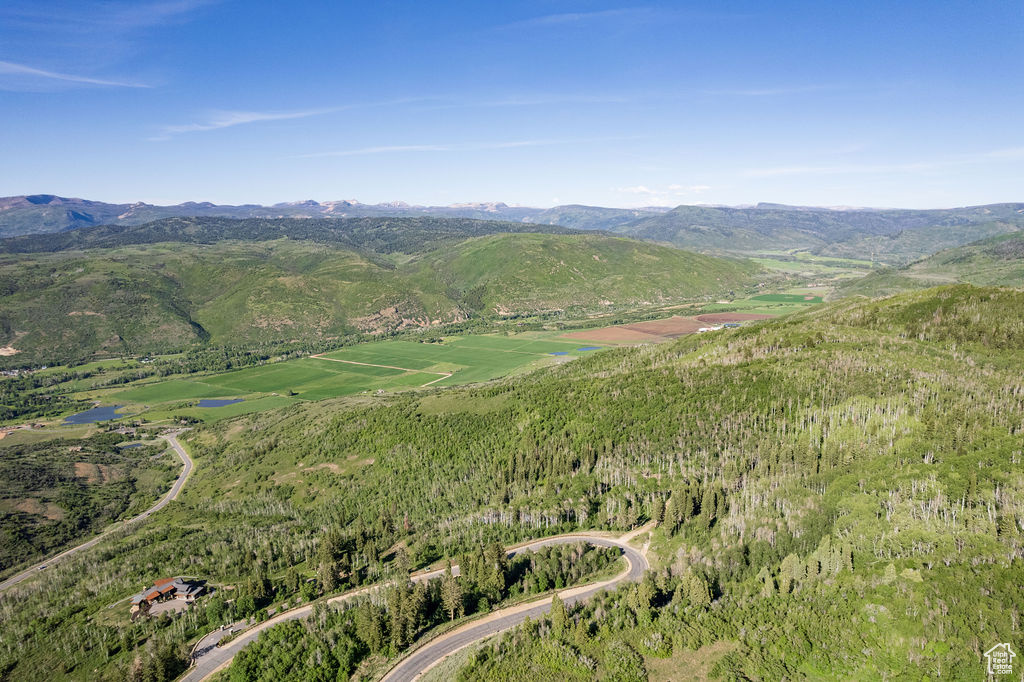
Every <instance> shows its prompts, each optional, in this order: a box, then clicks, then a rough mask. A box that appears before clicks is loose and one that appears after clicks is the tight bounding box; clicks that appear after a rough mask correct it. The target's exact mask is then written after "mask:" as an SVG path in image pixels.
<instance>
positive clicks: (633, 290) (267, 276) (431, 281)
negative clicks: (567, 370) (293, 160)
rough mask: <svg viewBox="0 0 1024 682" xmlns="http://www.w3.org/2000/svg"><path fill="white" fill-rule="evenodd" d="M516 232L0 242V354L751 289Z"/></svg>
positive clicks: (661, 258) (361, 328)
mask: <svg viewBox="0 0 1024 682" xmlns="http://www.w3.org/2000/svg"><path fill="white" fill-rule="evenodd" d="M527 229H530V230H536V229H539V228H536V227H529V228H528V227H527V226H523V225H510V224H507V223H489V222H480V221H471V220H444V219H437V218H409V219H397V218H389V219H352V220H345V221H331V220H322V221H314V220H283V221H273V220H244V221H231V220H225V219H177V218H175V219H168V220H164V221H160V222H157V223H151V224H147V225H143V226H139V227H133V228H121V227H99V228H89V229H84V230H77V231H74V232H68V233H64V234H62V235H57V236H47V237H20V238H16V239H10V240H5V241H3V242H0V251H3V250H5V249H6V251H7V253H6V254H4V253H0V296H2V303H3V305H2V307H0V346H6V345H10V346H13V347H14V349H16V350H17V351H19V354H18V355H16V356H10V358H9V360H8V362H18V363H23V364H24V363H33V362H35V363H39V362H49V363H53V362H55V361H74V360H82V359H87V358H89V357H91V356H93V355H94V354H97V353H99V354H108V355H109V354H113V355H116V354H120V353H132V354H145V353H160V352H166V351H169V350H176V349H181V348H188V347H192V346H196V345H200V344H205V343H213V344H244V343H253V342H257V341H259V342H267V341H279V342H282V341H292V340H296V339H302V340H304V341H307V342H315V341H318V340H323V339H330V338H337V337H339V336H342V335H344V334H350V333H356V332H370V333H376V332H386V331H392V330H396V329H402V328H407V327H427V326H431V325H436V324H441V323H445V322H452V321H460V320H465V319H467V318H470V317H478V316H481V315H499V314H507V313H535V312H538V311H551V310H555V309H559V310H565V309H578V310H583V311H586V310H593V309H606V308H607V306H608V305H611V304H616V305H620V306H621V305H635V306H642V305H644V304H645V303H646V304H651V303H652V302H658V303H663V302H665V301H684V300H692V299H695V298H699V297H720V296H722V295H725V294H727V293H728V292H729V291H733V290H745V289H747V288H749V287H751V286H752V285H754V284H756V283H757V282H758V281H759V273H760V269H759V268H758V267H757V266H754V265H752V264H750V263H749V262H743V261H737V260H730V259H722V258H715V257H710V256H702V255H697V254H693V253H688V252H685V251H680V250H678V249H673V248H669V247H663V246H658V245H656V244H650V243H643V242H638V241H633V240H627V239H622V238H619V237H610V236H606V235H598V234H592V233H582V234H580V233H577V234H570V233H567V232H568V231H566V230H563V229H562V228H552V230H553V232H554V234H544V235H539V234H536V233H529V232H525V231H524V230H527ZM487 235H491V236H487ZM25 249H38V251H35V252H31V253H28V252H26V251H25Z"/></svg>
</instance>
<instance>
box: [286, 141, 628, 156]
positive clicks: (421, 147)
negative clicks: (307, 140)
mask: <svg viewBox="0 0 1024 682" xmlns="http://www.w3.org/2000/svg"><path fill="white" fill-rule="evenodd" d="M634 139H637V138H636V137H598V138H589V139H564V140H512V141H507V142H469V143H458V144H409V145H385V146H380V147H362V148H359V149H342V150H339V151H330V152H314V153H312V154H299V155H297V156H295V157H293V158H297V159H316V158H326V157H332V156H369V155H372V154H394V153H402V152H472V151H484V150H488V149H515V148H519V147H547V146H551V145H562V144H586V143H592V142H612V141H619V140H634Z"/></svg>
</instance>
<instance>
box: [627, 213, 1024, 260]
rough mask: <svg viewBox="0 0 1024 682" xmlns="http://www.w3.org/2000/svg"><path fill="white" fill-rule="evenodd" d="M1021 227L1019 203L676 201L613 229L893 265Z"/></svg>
mask: <svg viewBox="0 0 1024 682" xmlns="http://www.w3.org/2000/svg"><path fill="white" fill-rule="evenodd" d="M1022 228H1024V205H1022V204H993V205H990V206H973V207H967V208H956V209H937V210H924V211H912V210H902V209H851V210H832V209H826V208H803V207H798V206H782V205H778V204H759V205H758V206H756V207H753V208H732V207H725V206H722V207H718V206H679V207H677V208H675V209H673V210H671V211H669V212H668V213H665V214H663V215H658V216H653V217H649V218H644V219H640V220H636V221H632V222H629V223H627V224H623V225H621V226H618V227H615V228H613V229H614V231H615V232H619V233H621V234H624V235H628V236H630V237H635V238H639V239H652V240H655V241H661V242H667V243H670V244H674V245H675V246H679V247H681V248H692V249H698V250H709V251H726V252H742V253H751V252H770V251H781V250H788V249H804V250H810V251H812V252H813V253H816V254H818V255H823V256H836V257H842V258H859V259H868V258H870V259H871V260H874V261H878V262H881V263H890V264H894V265H899V264H902V263H907V262H909V261H912V260H915V259H917V258H920V257H922V256H926V255H928V254H931V253H935V252H936V251H938V250H940V249H943V248H949V247H953V246H959V245H961V244H967V243H969V242H973V241H977V240H978V239H982V238H985V237H990V236H993V235H998V234H1004V233H1007V232H1014V231H1017V230H1020V229H1022Z"/></svg>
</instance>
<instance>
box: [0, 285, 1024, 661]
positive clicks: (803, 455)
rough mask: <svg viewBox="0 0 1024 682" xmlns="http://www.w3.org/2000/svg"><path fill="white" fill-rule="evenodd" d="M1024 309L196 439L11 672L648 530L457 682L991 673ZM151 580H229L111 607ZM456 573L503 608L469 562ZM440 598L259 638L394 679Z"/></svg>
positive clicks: (58, 592) (884, 325)
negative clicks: (441, 571)
mask: <svg viewBox="0 0 1024 682" xmlns="http://www.w3.org/2000/svg"><path fill="white" fill-rule="evenodd" d="M1022 324H1024V292H1020V291H1016V290H1008V289H998V288H978V287H972V286H968V285H960V286H955V287H946V288H941V289H935V290H928V291H922V292H913V293H909V294H904V295H900V296H897V297H893V298H890V299H886V300H884V301H864V300H860V299H851V300H846V301H840V302H836V303H832V304H827V305H825V306H821V307H817V308H815V309H812V310H809V311H806V312H803V313H800V314H797V315H793V316H790V317H787V318H782V319H779V320H773V321H767V322H764V323H760V324H757V325H752V326H750V327H745V328H741V329H738V330H735V331H726V330H723V331H721V332H715V333H711V334H700V335H693V336H689V337H685V338H682V339H679V340H677V341H675V342H672V343H668V344H664V345H660V346H653V347H642V348H627V349H620V350H614V351H608V352H604V353H601V354H598V355H593V356H590V357H583V358H580V359H578V360H574V361H572V362H569V363H566V364H564V365H561V366H559V367H557V368H554V369H552V370H550V371H546V372H538V373H533V374H530V375H526V376H521V377H517V378H512V379H509V380H506V381H504V382H499V383H494V384H489V385H486V386H477V387H464V388H453V389H436V390H435V389H425V390H423V391H420V392H413V393H404V394H400V395H395V396H386V397H376V396H366V397H361V398H347V399H342V400H335V401H325V402H317V403H311V404H306V405H297V406H293V407H290V408H287V409H284V410H278V411H272V412H265V413H262V414H259V415H250V416H246V417H242V418H238V419H235V420H224V421H222V422H220V423H218V424H217V425H215V426H204V427H198V428H197V429H195V430H193V431H191V432H189V434H188V435H187V436H186V438H187V441H188V446H189V448H190V451H191V453H192V457H193V459H194V460H195V462H196V469H195V471H194V473H193V474H192V477H191V479H190V482H189V484H188V486H187V487H186V488H185V490H184V491H183V493H182V495H181V497H180V499H179V500H178V501H177V502H176V503H175V504H173V505H171V506H169V507H167V508H166V509H164V510H162V511H161V512H160V513H158V514H156V515H154V516H153V517H152V518H151V520H150V521H149V522H148V523H146V524H144V525H142V526H140V527H139V529H138V530H137V531H136V532H135V533H134V534H132V535H126V536H119V537H113V538H111V539H109V540H107V541H105V542H103V543H101V544H100V545H98V546H97V547H94V548H92V549H90V550H88V551H86V552H82V553H81V554H80V555H78V556H77V557H75V558H72V559H70V560H69V561H68V562H67V563H66V564H63V565H61V566H55V567H54V569H53V570H48V571H46V572H44V573H42V574H40V575H39V576H37V578H36V581H35V582H34V583H33V582H27V583H25V584H23V585H22V586H19V588H18V590H17V592H15V593H12V599H11V600H10V601H5V604H6V606H5V608H4V609H3V610H2V611H0V629H2V631H3V632H4V633H5V634H7V635H9V639H8V640H7V641H9V642H11V644H10V645H9V646H6V647H0V670H2V671H4V674H5V675H6V676H8V677H10V678H11V679H19V680H20V679H25V680H36V679H39V680H42V679H50V678H52V677H53V676H54V674H55V673H54V671H58V673H59V675H61V676H65V677H68V678H71V679H82V680H85V679H89V680H120V679H125V678H126V677H127V676H128V674H129V670H131V669H136V670H138V669H144V670H147V671H153V670H156V671H157V672H156V673H153V674H152V677H153V678H159V677H160V676H163V677H164V678H165V679H169V678H173V677H174V676H175V675H176V674H177V673H178V672H180V670H181V668H182V667H183V666H184V665H185V656H186V652H187V650H188V647H187V643H190V642H192V641H195V639H196V638H197V637H198V636H199V635H201V634H202V633H205V632H208V631H212V630H215V629H216V628H217V627H219V626H220V625H221V624H223V623H229V622H233V621H234V620H236V619H238V618H240V617H243V616H247V615H250V614H252V613H254V612H257V610H259V609H263V608H266V607H273V608H275V609H276V608H280V606H281V604H282V603H285V602H287V603H288V604H289V605H294V604H295V602H296V599H297V598H298V596H299V595H301V596H302V599H303V602H302V603H306V602H308V601H309V600H310V599H312V598H315V597H317V596H318V595H331V594H335V593H337V592H338V591H340V590H342V589H346V588H349V587H353V586H358V585H363V584H365V583H366V582H377V581H383V580H385V579H387V578H389V577H391V576H393V575H394V573H392V571H398V572H400V573H401V572H405V571H408V570H409V569H415V568H418V567H422V566H426V565H430V564H433V563H435V562H437V564H438V565H443V561H444V560H445V559H446V558H452V559H453V560H459V563H460V564H461V565H470V564H465V563H464V562H463V561H462V560H460V559H459V558H460V556H465V555H467V554H469V553H473V552H480V550H481V548H493V547H494V543H501V544H512V543H513V542H516V541H519V540H522V539H525V538H531V537H542V536H547V535H552V534H555V533H560V532H572V531H576V530H579V529H603V530H610V531H614V532H616V533H620V532H624V531H626V530H629V529H631V528H635V527H637V526H638V525H640V524H644V523H647V522H648V521H652V520H653V521H655V522H656V523H657V526H656V528H655V529H654V530H653V531H652V532H651V534H650V536H649V537H648V538H646V539H645V538H639V539H638V542H637V545H638V546H639V545H640V544H642V543H648V542H649V552H648V560H649V561H650V563H651V566H652V571H651V572H650V574H648V576H647V577H646V578H645V579H644V580H643V581H642V582H641V583H639V584H638V585H635V586H632V585H630V586H624V587H622V588H621V589H619V590H617V591H615V592H614V593H608V594H605V595H601V596H598V597H596V598H595V601H594V602H593V603H591V604H590V605H587V606H580V607H572V608H570V610H569V613H568V617H567V619H565V622H564V623H559V624H557V625H556V626H554V627H553V626H552V623H551V622H549V621H548V620H546V619H541V620H540V622H537V621H534V623H533V624H531V625H527V626H524V627H522V628H520V629H518V630H516V631H515V632H512V633H510V634H509V635H507V636H506V637H504V638H502V639H501V643H500V644H499V645H498V646H489V645H488V646H486V647H485V649H484V650H483V651H482V652H481V653H479V654H473V655H471V656H470V657H469V658H468V659H467V660H466V661H465V666H466V667H465V668H464V670H463V672H462V673H461V674H460V676H458V677H457V678H456V679H462V680H477V679H524V678H526V677H527V675H528V674H532V675H533V676H534V677H535V678H536V679H556V678H557V679H573V680H576V679H579V680H590V679H640V680H642V679H647V674H648V672H651V671H653V670H654V669H655V668H660V669H662V670H675V671H678V670H679V669H682V668H681V666H683V665H687V661H690V662H692V661H695V660H696V661H702V662H703V661H704V660H705V659H704V656H707V655H709V653H711V652H717V653H716V655H715V658H714V665H713V668H714V674H715V675H716V676H717V677H720V678H724V679H750V680H768V679H772V680H774V679H807V678H814V679H819V678H821V679H904V678H906V679H919V678H921V677H923V676H925V675H927V676H928V677H929V678H932V679H938V678H940V677H941V678H948V679H974V678H980V676H982V672H981V671H982V670H983V667H982V666H983V660H984V659H982V658H981V652H983V651H984V650H985V649H986V647H988V646H991V645H992V643H997V642H1002V641H1013V639H1014V637H1016V636H1017V635H1016V634H1015V633H1018V632H1019V627H1018V624H1017V615H1016V614H1018V613H1020V612H1021V610H1022V609H1024V593H1022V592H1021V590H1020V589H1019V585H1020V574H1021V565H1020V564H1021V560H1022V559H1021V557H1022V552H1024V544H1022V538H1024V495H1022V491H1024V476H1022V474H1021V471H1020V466H1019V462H1020V457H1021V442H1020V433H1021V424H1022V423H1024V421H1022V420H1024V393H1022V391H1021V381H1020V363H1021V353H1022V350H1021V348H1022V346H1021V339H1022V337H1021V333H1022V332H1021V329H1022V327H1021V325H1022ZM183 548H185V549H183ZM396 548H398V549H397V550H396ZM488 551H491V550H488ZM492 559H493V560H492V561H490V562H489V565H492V566H495V565H499V564H500V562H498V564H496V561H497V559H495V557H493V556H492ZM470 563H472V562H470ZM472 565H476V564H472ZM154 573H156V574H159V575H175V574H179V573H181V574H190V575H197V576H201V577H203V578H204V579H206V580H209V581H210V582H211V584H215V585H220V584H230V585H233V586H236V590H237V591H236V592H233V593H232V600H231V601H232V603H231V604H225V603H224V601H223V599H219V598H218V596H216V595H215V596H214V597H212V598H210V599H208V600H204V601H203V602H201V608H198V609H193V610H192V611H190V612H189V613H188V614H187V615H186V616H185V617H180V618H177V619H174V620H170V619H154V620H152V621H148V622H142V623H134V624H133V623H130V622H129V621H128V618H127V607H126V606H122V607H118V606H116V604H117V603H118V602H119V600H123V599H124V598H125V597H127V596H129V595H131V594H132V593H133V592H136V591H137V590H138V589H139V586H141V585H144V584H146V583H147V582H148V581H151V580H152V579H153V575H154ZM98 575H101V576H103V579H102V580H97V579H96V576H98ZM498 577H499V578H504V577H505V576H504V574H502V575H499V576H498ZM499 582H500V585H506V584H511V583H505V582H503V581H502V580H499ZM462 585H463V587H464V589H465V592H464V597H465V601H464V603H465V604H466V605H469V606H471V607H473V608H483V609H486V608H488V606H489V605H490V604H493V603H495V600H494V598H493V597H492V598H490V600H489V601H486V600H484V599H483V598H482V597H484V596H486V592H485V589H486V584H485V583H484V582H483V580H482V579H481V578H479V576H478V577H477V578H474V577H473V576H472V575H470V576H468V581H467V582H463V583H462ZM433 594H434V592H432V591H428V595H427V597H426V598H423V599H420V600H419V601H408V600H406V599H405V597H404V596H403V595H401V594H398V593H397V592H395V591H391V592H388V593H387V595H388V596H387V598H386V599H381V600H375V601H374V604H375V607H374V608H376V609H378V610H373V609H372V608H370V607H359V608H358V609H353V610H349V611H346V612H337V613H336V612H333V611H330V610H325V611H323V612H320V613H322V614H323V615H322V617H316V618H311V619H309V620H307V621H304V622H302V623H299V624H292V625H288V626H281V627H275V628H274V630H272V631H268V632H267V633H265V635H264V641H265V642H287V646H284V645H281V646H278V647H276V648H275V650H274V654H273V655H274V656H275V659H274V660H275V666H276V668H275V669H276V670H281V671H283V672H281V673H280V675H281V676H282V679H286V680H289V679H296V680H298V679H305V677H306V676H307V675H308V673H309V669H308V666H307V662H308V661H318V662H319V663H318V665H321V666H322V667H320V668H319V669H318V674H321V675H322V677H324V678H325V679H336V678H337V677H338V676H339V675H338V671H342V672H343V673H344V674H348V673H350V672H351V671H352V670H354V669H355V668H356V667H357V666H362V665H364V663H366V665H368V666H375V667H373V668H372V669H374V670H383V669H386V668H387V664H388V662H389V661H390V660H393V657H394V656H395V655H396V652H400V651H402V650H404V648H405V647H408V646H409V645H410V644H412V645H415V642H416V641H417V640H422V638H423V637H425V636H428V635H429V633H430V630H429V627H431V626H430V624H432V623H437V622H439V621H440V622H445V621H447V620H448V616H447V614H440V613H439V611H438V609H439V607H438V606H437V603H438V600H437V599H435V598H434V597H432V596H430V595H433ZM495 596H498V597H500V596H501V595H500V594H498V592H497V591H496V592H495ZM69 604H70V605H71V606H69ZM481 604H482V606H481ZM111 605H115V607H114V608H110V607H111ZM119 608H120V610H118V609H119ZM407 611H408V612H411V613H412V616H411V617H412V619H413V625H412V626H411V627H405V626H404V625H403V618H405V617H406V614H407ZM353 616H354V617H355V620H356V622H355V623H353V619H352V617H353ZM367 622H369V623H370V625H371V626H372V627H367V626H366V623H367ZM979 623H984V632H980V631H979V627H980V625H979ZM375 624H376V625H375ZM425 624H426V625H425ZM324 643H330V646H327V645H326V644H324ZM263 651H266V648H264V649H263ZM321 654H322V655H321ZM243 658H244V657H243ZM133 666H134V668H133ZM707 667H712V664H711V663H709V664H708V666H707ZM235 672H236V671H231V670H229V671H228V675H229V677H230V676H232V675H233V674H234V673H235ZM627 673H628V674H627ZM239 676H240V677H243V678H244V677H245V675H244V674H243V673H242V672H240V673H239ZM453 677H454V675H453ZM656 679H657V678H656Z"/></svg>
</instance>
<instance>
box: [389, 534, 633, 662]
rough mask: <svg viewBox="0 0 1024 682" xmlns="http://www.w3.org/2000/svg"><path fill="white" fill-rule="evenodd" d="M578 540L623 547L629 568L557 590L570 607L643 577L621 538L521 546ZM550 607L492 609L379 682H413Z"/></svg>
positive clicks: (548, 604)
mask: <svg viewBox="0 0 1024 682" xmlns="http://www.w3.org/2000/svg"><path fill="white" fill-rule="evenodd" d="M581 540H582V541H584V542H587V543H589V544H591V545H595V546H597V547H619V548H620V549H622V551H623V554H624V555H625V557H626V561H627V562H629V568H627V569H626V570H625V571H623V572H622V573H620V574H619V575H617V576H615V577H614V578H612V579H611V580H605V581H603V582H600V583H596V584H594V585H585V586H583V587H575V588H570V589H567V590H563V591H562V592H559V593H558V596H559V597H561V599H562V601H564V602H565V605H566V606H571V605H573V604H576V603H578V602H581V601H585V600H587V599H589V598H590V597H592V596H594V594H596V593H597V592H599V591H600V590H603V589H605V588H608V587H611V586H613V585H617V584H619V583H621V582H623V581H631V582H637V581H639V580H640V578H642V577H643V574H644V573H645V572H646V571H647V569H648V568H649V566H648V564H647V559H645V558H644V556H643V554H641V553H640V552H638V551H637V550H635V549H633V548H632V547H630V546H629V545H627V544H625V543H624V542H622V541H620V540H612V539H610V538H600V537H592V536H587V535H577V536H570V537H564V538H551V539H549V540H541V541H540V542H536V543H533V544H531V545H527V546H526V547H525V548H523V549H535V548H539V547H544V546H545V545H556V544H565V543H569V542H580V541H581ZM550 610H551V599H550V598H545V599H541V600H537V601H533V602H529V603H528V604H520V605H519V606H513V607H509V608H507V609H501V610H500V611H495V612H494V613H492V614H490V615H489V616H485V617H484V618H482V619H481V620H479V621H475V622H472V623H467V624H466V625H463V626H462V627H460V628H456V629H455V630H453V631H451V632H449V633H447V634H445V635H442V636H440V637H438V638H437V639H434V640H432V641H431V642H429V643H427V644H425V645H424V646H422V647H420V648H419V649H416V650H415V651H414V652H413V653H412V654H411V655H409V656H407V657H405V658H404V659H402V660H401V661H400V662H399V663H398V665H396V666H395V667H394V668H392V669H391V670H390V671H389V672H388V673H387V674H386V675H384V677H383V678H381V682H413V681H414V680H416V679H419V677H420V676H421V675H422V674H423V673H424V672H426V671H427V670H428V669H430V668H432V667H434V666H435V665H437V664H438V663H440V662H441V661H443V660H444V659H445V658H447V657H448V656H450V655H451V654H453V653H455V652H456V651H458V650H460V649H463V648H465V647H467V646H469V645H470V644H473V643H474V642H477V641H479V640H481V639H486V638H487V637H490V636H491V635H495V634H497V633H499V632H504V631H505V630H509V629H511V628H513V627H515V626H516V625H519V624H520V623H522V622H523V621H525V620H526V619H527V618H531V619H533V620H536V619H537V618H540V617H541V616H542V615H544V614H545V613H547V612H548V611H550Z"/></svg>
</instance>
